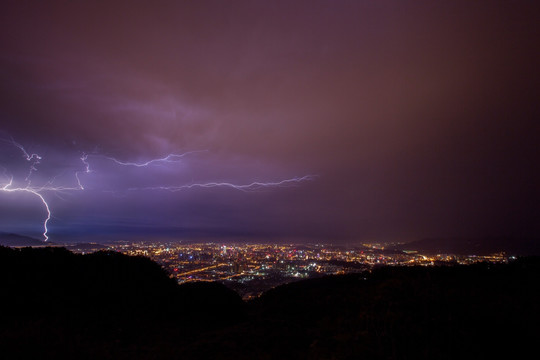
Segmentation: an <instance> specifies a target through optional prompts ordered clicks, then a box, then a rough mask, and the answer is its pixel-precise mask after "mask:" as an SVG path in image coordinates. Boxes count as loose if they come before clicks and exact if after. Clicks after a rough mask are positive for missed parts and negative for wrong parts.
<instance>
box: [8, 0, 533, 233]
mask: <svg viewBox="0 0 540 360" xmlns="http://www.w3.org/2000/svg"><path fill="white" fill-rule="evenodd" d="M4 10H5V11H2V15H0V16H1V19H0V20H1V24H2V25H1V27H2V38H1V50H2V51H1V54H2V55H1V56H0V64H1V68H0V69H1V70H0V79H1V81H0V93H1V97H0V102H1V104H0V105H1V106H0V116H1V119H2V120H1V128H2V130H3V131H4V134H9V135H11V136H13V137H14V138H15V139H16V140H17V141H18V142H20V143H21V144H24V145H25V146H27V147H30V148H35V149H36V152H37V151H38V150H39V153H40V154H43V157H44V159H43V162H42V164H40V166H39V174H38V173H35V174H34V175H35V176H36V178H35V181H42V182H46V181H47V179H50V177H51V176H57V177H58V178H57V181H58V182H63V183H69V184H70V186H71V185H72V184H73V181H74V177H73V174H74V172H76V171H81V170H83V169H84V164H83V163H81V161H80V156H81V154H82V153H83V152H85V153H88V154H93V155H92V156H94V158H92V156H91V157H90V160H91V164H92V166H94V167H95V170H96V171H95V172H94V173H92V174H85V175H83V176H85V177H84V178H83V180H84V181H83V182H85V185H86V187H87V190H88V191H87V192H85V193H83V192H71V193H69V194H58V195H59V196H60V197H61V198H58V197H56V196H55V195H54V194H48V196H49V197H51V200H50V201H51V205H54V212H53V215H54V217H53V219H52V220H51V223H50V225H51V234H54V228H55V227H56V229H57V231H58V233H60V232H63V233H70V232H71V233H73V234H75V233H77V234H80V233H84V232H87V233H88V232H91V233H96V234H98V233H101V234H103V233H107V232H111V233H112V232H116V233H118V232H122V231H124V232H126V233H128V232H130V231H128V230H129V229H136V230H135V231H143V230H142V229H141V227H144V228H145V229H149V230H148V232H152V231H156V232H158V230H157V229H161V230H159V231H161V232H162V233H167V234H171V235H174V234H175V233H178V234H183V235H185V236H188V235H189V234H204V236H229V235H231V236H232V235H233V234H248V235H249V236H273V237H279V236H283V237H287V236H293V237H323V238H336V239H341V238H351V239H358V240H361V239H366V238H414V237H421V236H470V235H512V236H515V235H538V234H539V232H540V229H539V227H538V218H539V217H540V211H539V209H538V205H537V204H538V203H539V202H538V200H539V199H540V196H539V193H538V190H537V188H538V187H537V185H536V184H538V183H539V182H540V179H539V177H540V176H539V172H540V171H539V167H538V166H537V163H538V160H537V159H538V158H540V157H539V155H540V150H539V147H538V145H537V144H538V140H539V139H538V138H539V136H538V134H539V133H540V131H539V130H540V129H539V125H538V124H539V122H538V119H539V115H540V109H539V108H538V106H539V105H538V101H537V99H538V94H539V91H538V84H539V83H540V82H539V80H540V79H539V78H540V76H539V73H538V70H537V64H538V63H540V59H539V57H540V56H539V55H538V54H539V53H540V52H539V51H538V45H537V39H538V38H540V34H539V33H538V32H539V30H538V29H539V28H538V26H537V24H538V20H540V19H539V18H538V15H537V14H538V11H537V10H538V9H537V6H536V5H535V4H533V3H531V2H527V1H516V2H512V3H511V4H510V3H507V2H498V1H485V2H483V1H482V2H476V3H474V4H471V3H470V2H460V1H457V2H452V3H445V4H438V3H437V4H436V3H433V2H429V1H426V2H423V1H420V2H414V3H403V2H401V1H387V2H373V3H365V2H355V1H352V2H349V1H338V2H328V1H309V2H302V1H294V2H289V1H287V2H280V1H278V2H258V1H249V2H234V4H229V3H225V2H219V1H218V2H211V1H202V2H185V3H168V2H162V3H158V4H156V3H152V2H133V1H130V2H127V3H125V2H121V1H114V2H112V3H111V2H103V3H101V2H92V3H83V2H68V3H65V2H46V3H40V4H35V3H31V2H29V3H25V2H13V3H10V4H8V5H7V6H6V7H5V9H4ZM4 137H5V136H4ZM6 146H9V144H6V143H4V144H3V147H2V148H3V151H4V156H3V158H2V163H0V165H2V166H4V167H6V168H9V169H8V170H9V171H14V170H12V169H14V166H15V164H16V161H15V160H13V159H12V158H8V157H6V156H5V154H7V152H8V150H6V149H7V148H6ZM191 150H207V153H204V154H200V156H199V155H197V156H194V157H189V158H188V159H186V160H185V161H184V162H182V164H176V165H178V167H176V168H173V169H170V168H164V167H159V166H158V167H153V168H152V169H151V170H149V171H147V172H143V171H138V170H140V169H122V171H120V170H119V169H118V167H115V166H114V165H113V164H111V163H108V162H107V161H106V159H104V158H103V157H99V156H101V155H103V156H112V157H116V158H118V159H121V160H123V161H132V162H133V161H141V162H142V161H146V160H148V159H151V158H153V157H159V156H164V155H166V154H168V153H173V152H174V153H178V152H184V151H191ZM98 155H99V156H98ZM17 161H20V159H18V160H17ZM21 171H22V170H21ZM307 174H317V175H319V177H318V178H317V179H316V180H315V181H310V182H307V183H303V184H300V185H299V186H298V187H294V188H286V189H281V188H276V189H272V190H266V191H264V192H262V193H248V194H245V193H241V192H238V191H233V190H232V189H222V188H220V189H216V188H214V189H195V190H189V191H182V192H177V193H174V194H171V193H159V194H156V192H155V191H154V192H144V193H137V194H134V193H133V191H131V192H130V191H127V192H126V191H125V189H127V188H131V187H139V188H143V187H148V186H157V185H170V184H173V183H174V184H176V183H181V184H189V183H193V182H209V181H216V182H222V181H223V182H225V181H226V182H234V183H240V184H246V183H250V182H252V181H279V180H281V179H286V178H292V177H295V176H303V175H307ZM103 191H112V192H103ZM2 196H3V197H4V198H5V200H4V199H3V200H2V204H3V205H2V208H1V210H0V213H1V214H5V217H4V218H6V219H7V218H8V217H9V218H10V219H11V220H10V221H9V222H5V221H4V222H2V225H1V226H3V227H9V226H15V225H17V224H19V223H21V224H22V223H24V224H27V223H28V220H27V219H28V217H24V216H13V212H12V205H13V202H12V200H10V199H11V198H7V197H6V196H7V195H6V194H2ZM9 196H12V194H9ZM13 201H15V200H13ZM53 203H54V204H53ZM29 211H30V210H29ZM32 211H35V210H32ZM8 215H9V216H8ZM96 216H98V217H99V221H98V220H95V221H94V220H92V219H94V217H96ZM13 219H20V221H16V220H13ZM119 219H121V222H120V223H119V221H120V220H119ZM141 224H142V225H141ZM143 225H144V226H143ZM17 226H18V225H17ZM164 229H165V230H164ZM167 229H168V230H167ZM145 231H146V230H145ZM201 236H203V235H201Z"/></svg>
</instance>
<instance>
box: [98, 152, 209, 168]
mask: <svg viewBox="0 0 540 360" xmlns="http://www.w3.org/2000/svg"><path fill="white" fill-rule="evenodd" d="M207 151H208V150H194V151H188V152H185V153H183V154H169V155H167V156H165V157H163V158H159V159H152V160H149V161H146V162H142V163H136V162H123V161H120V160H118V159H116V158H113V157H109V156H105V158H106V159H108V160H111V161H113V162H115V163H117V164H118V165H123V166H135V167H146V166H149V165H152V164H156V163H157V164H159V163H175V162H179V161H180V160H182V158H184V157H185V156H187V155H191V154H195V153H201V152H207Z"/></svg>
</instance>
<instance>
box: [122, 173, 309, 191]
mask: <svg viewBox="0 0 540 360" xmlns="http://www.w3.org/2000/svg"><path fill="white" fill-rule="evenodd" d="M316 178H317V176H316V175H305V176H302V177H294V178H291V179H285V180H281V181H277V182H258V181H255V182H252V183H249V184H243V185H238V184H232V183H228V182H207V183H193V184H187V185H179V186H152V187H144V188H130V189H128V190H130V191H133V190H166V191H171V192H176V191H182V190H187V189H192V188H214V187H228V188H232V189H235V190H240V191H244V192H249V191H256V190H259V189H262V188H268V187H290V186H294V185H296V184H298V183H301V182H304V181H312V180H315V179H316Z"/></svg>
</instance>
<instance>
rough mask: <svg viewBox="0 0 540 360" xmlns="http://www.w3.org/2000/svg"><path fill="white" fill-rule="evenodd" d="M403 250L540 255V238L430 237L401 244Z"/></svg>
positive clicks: (468, 253) (460, 253) (469, 253)
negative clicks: (502, 252)
mask: <svg viewBox="0 0 540 360" xmlns="http://www.w3.org/2000/svg"><path fill="white" fill-rule="evenodd" d="M400 249H401V250H416V251H419V252H423V253H427V254H431V253H447V254H458V255H487V254H492V253H496V252H501V251H504V252H506V253H508V254H512V255H540V239H537V238H506V237H485V238H428V239H422V240H418V241H413V242H410V243H407V244H404V245H402V246H400Z"/></svg>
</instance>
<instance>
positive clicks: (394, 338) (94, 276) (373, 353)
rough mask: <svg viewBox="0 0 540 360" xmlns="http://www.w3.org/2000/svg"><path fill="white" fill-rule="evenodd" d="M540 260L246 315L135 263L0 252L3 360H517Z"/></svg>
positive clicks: (289, 297)
mask: <svg viewBox="0 0 540 360" xmlns="http://www.w3.org/2000/svg"><path fill="white" fill-rule="evenodd" d="M539 275H540V261H539V259H538V258H522V259H518V260H516V261H514V262H512V263H510V264H507V265H493V264H478V265H474V266H466V267H465V266H451V267H432V268H425V267H422V268H420V267H414V268H413V267H410V268H397V267H385V268H379V269H377V270H374V271H373V272H372V273H363V274H350V275H344V276H335V277H324V278H318V279H312V280H306V281H301V282H296V283H291V284H287V285H283V286H280V287H277V288H275V289H273V290H271V291H269V292H267V293H266V294H264V295H263V296H262V297H260V298H259V299H256V300H254V301H251V302H249V303H243V302H242V301H241V300H240V298H239V296H237V295H236V293H234V292H232V291H231V290H229V289H227V288H226V287H224V286H223V285H220V284H217V283H190V284H186V285H181V286H178V285H176V283H175V281H174V280H172V279H170V278H169V277H168V275H167V273H166V272H164V270H162V269H161V268H160V267H159V265H157V264H156V263H154V262H152V261H150V260H149V259H146V258H141V257H128V256H125V255H121V254H118V253H114V252H98V253H94V254H90V255H84V256H83V255H75V254H73V253H71V252H69V251H67V250H65V249H62V248H42V249H30V248H25V249H21V250H14V249H10V248H2V247H0V289H1V290H0V294H1V297H2V316H1V318H0V352H1V354H0V357H2V358H4V359H17V358H30V357H31V358H35V359H46V358H54V359H59V358H70V359H193V358H200V359H288V358H300V359H469V358H481V359H485V358H489V357H494V358H501V357H502V356H506V357H509V358H518V357H519V354H524V353H525V352H526V351H527V350H529V349H533V348H534V346H535V345H536V344H535V341H536V339H537V338H538V335H540V332H539V330H538V326H539V325H540V323H539V320H540V281H539V280H540V276H539Z"/></svg>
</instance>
